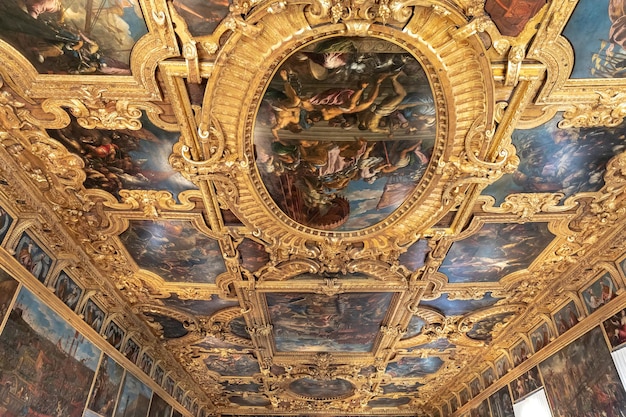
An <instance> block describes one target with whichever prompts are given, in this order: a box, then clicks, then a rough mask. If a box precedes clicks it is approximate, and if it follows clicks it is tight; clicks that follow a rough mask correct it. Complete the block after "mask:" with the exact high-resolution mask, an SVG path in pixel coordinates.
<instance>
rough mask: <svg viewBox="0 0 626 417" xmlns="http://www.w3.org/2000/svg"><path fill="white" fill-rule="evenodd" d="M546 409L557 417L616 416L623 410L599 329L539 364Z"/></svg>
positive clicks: (625, 400) (625, 404) (624, 401)
mask: <svg viewBox="0 0 626 417" xmlns="http://www.w3.org/2000/svg"><path fill="white" fill-rule="evenodd" d="M539 370H540V372H541V376H542V377H543V381H544V386H545V389H546V396H547V397H548V401H549V402H550V408H551V409H552V410H553V412H554V414H555V415H557V416H575V415H580V411H581V410H582V411H583V412H585V411H586V410H589V411H593V412H595V413H596V414H597V415H602V416H604V415H606V416H619V415H620V412H621V411H623V410H626V392H624V387H623V386H622V384H621V382H620V379H619V376H618V374H617V370H616V369H615V365H614V363H613V359H612V357H611V354H610V352H609V349H608V346H607V344H606V341H605V339H604V337H603V336H602V330H600V328H599V327H595V328H593V330H591V331H590V332H588V333H586V334H585V335H583V336H581V337H580V338H579V339H577V340H576V341H574V342H572V343H571V344H569V345H567V346H566V347H564V348H563V349H561V350H560V351H559V352H557V353H555V354H554V355H552V356H551V357H549V358H548V359H546V360H545V361H543V362H541V363H540V364H539Z"/></svg>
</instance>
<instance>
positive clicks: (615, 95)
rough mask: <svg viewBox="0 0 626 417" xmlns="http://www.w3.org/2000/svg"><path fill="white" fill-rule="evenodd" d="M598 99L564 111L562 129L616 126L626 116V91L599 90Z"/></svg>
mask: <svg viewBox="0 0 626 417" xmlns="http://www.w3.org/2000/svg"><path fill="white" fill-rule="evenodd" d="M596 94H597V95H598V99H597V102H596V103H593V104H591V103H590V104H577V105H574V106H571V107H570V108H569V109H568V110H566V111H565V112H564V113H563V120H561V121H560V122H559V124H558V126H559V127H560V128H561V129H570V128H581V127H598V126H604V127H616V126H619V125H620V124H622V122H623V121H624V117H626V100H625V98H626V93H623V92H612V91H609V92H605V91H597V92H596Z"/></svg>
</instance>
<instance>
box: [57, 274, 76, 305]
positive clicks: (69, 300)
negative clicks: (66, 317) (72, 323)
mask: <svg viewBox="0 0 626 417" xmlns="http://www.w3.org/2000/svg"><path fill="white" fill-rule="evenodd" d="M54 294H55V295H56V296H57V297H58V298H59V300H61V301H63V303H64V304H65V305H66V306H68V307H69V308H71V309H72V310H76V307H77V306H78V302H79V301H80V297H81V296H82V295H83V289H82V288H81V287H80V286H79V285H78V284H77V283H75V282H74V280H73V279H72V278H70V276H69V275H67V273H66V272H65V271H61V273H60V274H59V276H58V278H57V281H56V283H55V285H54Z"/></svg>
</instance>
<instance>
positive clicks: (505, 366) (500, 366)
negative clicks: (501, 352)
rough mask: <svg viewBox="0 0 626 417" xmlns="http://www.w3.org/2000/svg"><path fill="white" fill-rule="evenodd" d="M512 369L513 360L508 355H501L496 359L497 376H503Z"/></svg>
mask: <svg viewBox="0 0 626 417" xmlns="http://www.w3.org/2000/svg"><path fill="white" fill-rule="evenodd" d="M510 369H511V362H510V361H509V359H508V358H507V357H506V356H501V357H500V358H499V359H498V360H496V377H498V378H502V377H503V376H504V375H506V373H507V372H509V370H510Z"/></svg>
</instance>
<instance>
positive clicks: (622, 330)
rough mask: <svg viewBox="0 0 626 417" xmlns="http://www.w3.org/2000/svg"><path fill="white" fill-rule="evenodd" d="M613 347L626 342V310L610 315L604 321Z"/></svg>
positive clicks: (603, 323)
mask: <svg viewBox="0 0 626 417" xmlns="http://www.w3.org/2000/svg"><path fill="white" fill-rule="evenodd" d="M602 325H603V326H604V330H605V331H606V335H607V337H608V338H609V342H610V343H611V347H613V348H617V347H620V346H622V345H623V344H624V343H626V310H622V311H620V312H619V313H617V314H615V315H613V316H611V317H609V318H608V319H606V320H604V321H603V322H602Z"/></svg>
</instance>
